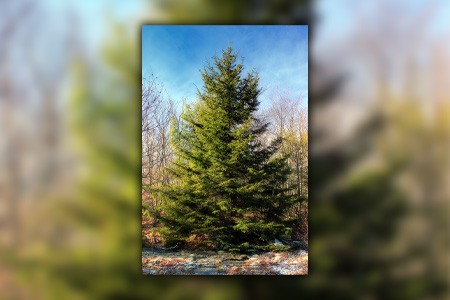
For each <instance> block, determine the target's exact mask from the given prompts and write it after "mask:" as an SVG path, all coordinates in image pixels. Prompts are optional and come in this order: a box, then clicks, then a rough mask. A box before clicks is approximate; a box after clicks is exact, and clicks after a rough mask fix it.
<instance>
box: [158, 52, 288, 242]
mask: <svg viewBox="0 0 450 300" xmlns="http://www.w3.org/2000/svg"><path fill="white" fill-rule="evenodd" d="M236 59H237V55H236V54H235V53H234V52H233V51H232V49H231V48H228V49H226V50H224V51H223V52H222V57H220V58H219V57H214V61H213V64H212V65H211V64H209V65H208V66H207V67H206V68H204V69H203V71H201V74H202V77H203V81H204V87H203V89H202V90H199V91H198V97H199V100H198V101H197V102H196V103H195V104H194V105H191V106H186V107H185V109H184V112H183V114H182V118H181V120H180V121H178V122H176V121H173V122H172V128H171V142H172V146H173V151H174V154H175V159H174V161H173V163H172V166H171V168H170V169H169V171H170V172H171V174H172V176H173V184H172V185H170V186H167V187H165V188H164V189H163V191H162V194H163V197H164V202H163V205H162V212H161V214H160V215H159V219H160V220H161V222H162V224H163V227H162V229H161V233H162V235H163V237H164V239H165V241H166V244H167V245H169V246H171V245H178V246H183V245H186V244H187V243H189V242H192V241H193V240H196V243H197V244H198V245H199V246H213V247H215V248H217V249H224V250H231V251H252V250H263V249H270V248H273V247H274V245H273V241H274V239H275V238H277V237H282V236H284V235H288V234H289V233H290V231H291V228H290V226H289V224H291V223H289V221H287V220H284V219H283V215H284V213H285V212H286V210H287V209H288V208H290V207H291V206H292V205H293V202H294V201H295V200H294V198H293V197H290V196H288V191H289V189H290V188H289V187H288V186H287V184H286V182H287V178H288V175H289V173H290V169H289V167H288V165H287V163H286V157H283V156H281V155H279V154H277V151H278V147H279V145H280V142H281V140H280V139H276V140H274V141H273V142H272V143H271V144H270V145H269V146H263V145H262V143H261V141H260V138H259V137H260V135H261V134H263V133H264V132H265V131H266V130H267V126H268V124H267V123H263V122H262V121H261V120H259V119H258V118H257V117H256V116H255V112H256V111H257V109H258V106H259V101H258V96H259V95H260V92H261V90H260V88H259V87H258V82H259V77H258V74H257V73H256V72H255V71H253V72H251V73H248V74H247V75H246V76H244V75H243V65H242V64H239V63H236Z"/></svg>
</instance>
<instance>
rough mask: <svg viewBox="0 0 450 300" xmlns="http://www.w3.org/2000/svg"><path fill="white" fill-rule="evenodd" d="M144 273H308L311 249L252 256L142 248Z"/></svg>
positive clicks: (220, 252) (219, 252)
mask: <svg viewBox="0 0 450 300" xmlns="http://www.w3.org/2000/svg"><path fill="white" fill-rule="evenodd" d="M142 273H143V274H145V275H306V274H308V252H307V251H304V250H296V251H289V252H265V253H258V254H253V255H244V254H232V253H227V252H222V251H218V252H215V251H202V252H199V251H162V250H154V249H143V251H142Z"/></svg>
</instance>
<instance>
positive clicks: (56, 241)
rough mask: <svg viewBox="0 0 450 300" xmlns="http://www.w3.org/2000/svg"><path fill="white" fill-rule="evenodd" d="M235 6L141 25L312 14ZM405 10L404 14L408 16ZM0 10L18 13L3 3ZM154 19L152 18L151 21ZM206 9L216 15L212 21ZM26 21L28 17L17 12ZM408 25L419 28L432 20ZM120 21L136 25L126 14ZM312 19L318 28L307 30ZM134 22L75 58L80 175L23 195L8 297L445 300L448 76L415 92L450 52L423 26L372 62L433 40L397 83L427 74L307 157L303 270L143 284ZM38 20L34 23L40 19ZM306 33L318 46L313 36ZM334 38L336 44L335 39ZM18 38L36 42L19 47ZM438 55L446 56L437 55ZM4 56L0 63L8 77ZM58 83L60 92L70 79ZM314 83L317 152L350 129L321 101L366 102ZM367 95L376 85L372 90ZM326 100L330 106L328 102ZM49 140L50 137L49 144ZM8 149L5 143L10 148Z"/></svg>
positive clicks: (2, 275)
mask: <svg viewBox="0 0 450 300" xmlns="http://www.w3.org/2000/svg"><path fill="white" fill-rule="evenodd" d="M11 3H12V2H11ZM16 3H18V2H16ZM208 3H209V2H208ZM234 3H235V1H233V2H229V4H227V5H230V8H229V9H225V8H222V10H221V11H216V10H212V9H211V6H209V4H206V1H187V2H183V3H181V4H180V6H179V7H184V8H185V10H184V11H186V12H189V15H187V13H186V16H185V17H182V16H180V14H185V13H184V11H181V10H180V8H179V7H178V6H177V5H175V1H169V2H167V4H165V3H163V2H156V3H154V2H152V6H151V9H156V10H155V11H156V14H157V15H156V16H155V15H153V16H151V13H153V14H154V11H151V12H147V10H145V9H144V10H142V11H140V12H139V13H140V14H141V16H144V17H142V19H141V20H142V21H143V22H147V23H152V22H166V23H167V22H176V23H179V22H196V23H197V22H199V23H202V22H208V21H211V20H214V21H211V22H214V23H217V22H219V21H221V22H230V23H239V22H244V21H251V22H259V21H261V22H263V21H264V20H267V21H274V22H296V21H298V20H299V19H298V18H297V17H295V16H301V15H302V14H303V13H304V11H301V9H300V8H301V5H298V4H297V3H296V2H293V1H290V2H286V3H288V4H286V6H284V5H281V4H280V3H282V2H280V1H278V2H276V3H279V4H274V5H275V6H277V5H278V6H277V7H279V10H277V9H275V10H274V11H270V12H269V11H267V8H268V7H270V5H269V3H271V2H270V1H268V2H264V3H267V4H258V3H259V2H257V1H256V2H254V3H255V6H254V7H252V6H245V7H247V8H248V9H249V10H248V9H247V10H246V9H241V7H240V5H244V4H238V5H239V9H237V8H236V7H235V6H233V5H234ZM240 3H241V2H240ZM242 3H243V2H242ZM402 3H403V2H402ZM436 3H440V4H442V3H443V2H438V1H432V4H436ZM2 5H3V3H2ZM80 5H84V4H80ZM325 5H327V4H325ZM342 5H343V4H342ZM402 5H405V6H408V5H407V4H402ZM355 7H356V5H355ZM256 8H258V9H256ZM261 11H262V12H261ZM370 11H371V12H373V15H374V16H375V18H376V19H377V23H375V26H374V28H377V29H378V28H382V27H383V26H384V27H387V28H388V29H389V32H394V31H393V30H391V28H393V26H392V25H393V24H394V23H395V20H400V19H401V18H399V16H403V15H402V13H400V12H399V10H391V11H388V12H389V13H390V14H388V12H386V14H384V13H383V12H382V11H381V13H380V12H375V11H374V10H370ZM400 11H402V12H403V14H405V11H406V10H405V9H402V10H400ZM441 11H443V10H441ZM1 12H2V13H5V14H6V13H11V12H10V11H9V10H6V9H5V10H2V11H1ZM147 13H148V14H149V15H150V17H148V16H147V17H146V14H147ZM211 13H212V14H213V16H210V14H211ZM264 15H265V16H267V17H266V19H264V18H260V17H258V16H264ZM202 16H204V18H203V17H202ZM239 16H241V18H239ZM2 20H6V18H3V19H2ZM27 20H29V19H23V21H27ZM447 20H450V18H447ZM46 21H48V22H50V24H53V25H54V27H55V28H56V27H59V26H56V24H57V23H55V21H54V20H53V21H52V20H51V19H46ZM365 21H366V20H365ZM413 21H414V23H415V24H420V26H421V28H424V27H423V26H424V24H425V21H424V20H421V19H413ZM51 22H53V23H51ZM126 22H129V24H131V23H133V22H132V21H130V20H128V21H126ZM447 22H448V21H447ZM38 23H39V22H38ZM21 24H25V23H23V22H21ZM33 24H36V23H33ZM33 24H31V25H33ZM95 24H96V25H92V26H99V25H98V24H99V23H95ZM338 24H339V23H338ZM446 24H447V23H446ZM31 25H30V26H31ZM316 25H317V24H312V26H311V29H314V28H315V26H316ZM372 25H373V24H372ZM381 25H383V26H381ZM447 25H448V24H447ZM133 26H134V27H133V28H132V29H126V28H127V26H124V27H121V26H117V27H116V25H112V24H108V26H107V27H108V30H109V31H110V33H111V36H110V37H109V38H108V39H107V40H106V43H104V44H103V43H101V44H102V45H103V49H104V50H103V52H102V55H101V56H100V57H94V58H92V57H84V56H75V55H73V54H71V55H72V56H71V57H70V59H71V62H72V64H71V65H72V68H71V75H72V79H73V81H72V82H71V84H70V90H71V100H70V108H67V110H66V111H65V112H66V113H67V120H68V121H69V122H70V125H69V129H68V130H67V132H66V134H67V138H68V139H69V140H70V142H71V149H70V150H67V151H68V152H69V151H70V152H71V153H72V151H73V152H74V154H73V156H74V157H75V161H76V163H74V164H72V165H69V166H67V169H66V171H67V173H69V174H70V175H71V176H69V179H68V180H72V181H71V185H70V186H69V187H68V188H67V189H66V194H67V195H66V196H64V197H54V196H53V195H52V196H48V195H45V196H42V195H40V196H38V197H36V199H34V201H30V202H23V203H24V205H26V206H27V210H26V211H27V212H28V213H27V215H26V219H27V222H26V223H24V224H23V225H22V227H18V228H16V229H15V230H16V231H14V232H16V233H21V232H22V231H23V230H25V229H26V230H29V232H30V234H29V235H25V234H24V239H22V240H21V243H19V245H20V247H19V248H17V247H16V248H8V247H2V249H1V252H0V254H1V255H2V260H1V264H0V279H1V280H0V289H1V294H2V295H1V296H2V297H4V298H16V299H20V298H22V299H26V298H33V299H39V298H44V299H46V298H48V299H53V298H55V299H71V298H73V299H84V298H94V299H95V298H107V299H108V298H129V299H133V298H134V299H141V298H146V299H147V298H150V299H152V298H154V299H178V298H183V299H185V298H187V299H189V298H192V299H194V298H203V299H244V298H245V299H264V298H273V297H285V298H288V297H289V298H294V297H295V298H299V297H301V298H332V299H349V298H357V299H360V298H366V299H375V298H382V299H399V298H400V299H401V298H403V299H423V298H427V299H446V298H448V293H449V282H448V278H449V263H448V249H449V236H448V231H447V229H448V228H449V224H448V200H449V188H448V181H449V178H450V177H449V171H448V170H449V159H448V155H449V153H450V151H449V144H448V141H449V140H450V139H449V137H450V132H449V127H450V124H449V120H450V109H449V98H448V92H447V91H448V84H447V85H443V87H444V88H443V89H444V90H443V92H442V91H441V93H439V94H437V91H439V89H437V88H436V89H432V91H433V93H427V95H429V96H423V95H422V94H420V93H419V92H415V90H413V89H412V88H411V87H415V88H417V86H421V85H422V84H423V83H424V82H426V83H430V85H431V86H432V87H434V86H435V83H437V82H444V81H443V79H445V78H447V79H448V76H447V75H448V71H449V67H448V58H447V57H448V51H445V50H446V49H448V48H442V49H444V51H442V50H436V49H435V48H433V47H432V45H431V44H430V43H429V42H428V39H427V38H428V35H427V34H426V33H425V34H424V36H419V35H418V34H419V33H420V32H418V31H417V30H413V31H411V32H413V34H412V35H411V33H410V35H409V36H407V35H406V37H408V38H410V39H411V40H413V41H414V45H412V46H410V47H408V49H406V50H405V49H404V48H401V49H400V50H399V49H395V48H394V49H393V48H389V49H388V50H387V51H385V52H384V55H385V56H384V57H382V59H381V61H383V62H386V61H387V63H386V64H385V65H381V64H376V65H377V67H380V66H381V67H380V68H381V69H382V70H383V71H387V69H389V68H387V67H390V66H392V64H393V63H389V62H392V61H395V60H393V59H392V58H397V59H398V58H402V57H405V56H406V52H407V51H409V50H411V49H413V48H415V47H419V46H423V47H425V51H426V52H429V53H431V54H432V55H431V56H432V57H433V58H435V59H436V65H437V67H436V68H435V69H432V68H430V69H419V70H420V72H418V73H415V74H412V72H410V69H406V68H402V67H400V69H401V70H402V71H404V72H403V73H402V74H406V75H400V77H401V76H404V77H408V76H411V75H421V76H423V78H424V79H423V80H422V81H420V80H419V81H418V82H414V83H413V84H411V83H410V84H409V85H407V87H408V90H403V93H400V94H399V93H396V94H395V95H390V94H387V93H378V94H377V96H376V97H375V100H374V102H373V103H375V104H373V105H366V104H364V105H362V109H363V110H364V111H368V112H370V114H368V115H366V116H365V117H363V122H362V123H363V124H362V125H361V126H359V127H358V128H357V129H355V128H353V130H350V134H349V135H348V136H349V138H348V139H347V140H345V142H342V143H340V144H337V145H335V146H334V147H330V148H328V149H326V150H321V151H317V150H316V149H315V148H313V149H312V151H310V163H309V168H310V169H309V176H310V182H309V208H310V211H309V216H310V229H311V230H310V238H309V246H310V252H309V261H310V266H309V275H308V276H307V277H302V278H295V277H292V278H287V277H283V278H274V277H270V278H267V279H266V278H260V277H247V278H245V280H244V279H242V278H239V279H236V278H226V279H222V280H220V281H217V280H214V279H196V278H183V279H180V278H170V279H169V278H162V277H158V278H148V277H147V278H146V277H143V276H141V275H140V274H141V270H140V264H139V260H140V258H141V253H140V249H141V238H140V236H139V233H140V232H141V230H140V220H139V216H140V213H141V211H140V183H139V182H140V165H139V161H140V160H139V155H140V154H139V150H140V149H139V142H140V138H139V126H140V125H139V116H140V112H139V107H140V103H139V97H140V95H139V92H138V91H139V76H140V70H139V66H138V63H139V62H138V58H139V54H138V53H139V51H138V47H139V43H138V39H137V38H133V37H137V36H138V31H139V26H137V25H136V24H134V23H133ZM359 27H361V28H363V27H364V28H368V27H365V26H359ZM405 27H408V26H405ZM4 28H6V29H5V30H4ZM11 28H12V29H17V28H19V27H18V25H15V26H14V25H11V26H9V25H8V26H4V27H2V28H1V34H3V33H6V36H12V35H13V33H14V30H11ZM20 28H23V27H20ZM31 28H33V29H35V27H33V26H31ZM352 28H353V29H361V28H354V27H352ZM447 28H448V26H447ZM311 31H314V30H311ZM312 33H313V34H312V35H313V37H312V41H313V43H314V39H315V38H316V33H315V32H312ZM352 34H353V35H354V34H355V32H353V33H352ZM317 35H319V33H317ZM367 37H368V35H367V34H365V33H363V34H362V38H367ZM447 37H448V34H447ZM360 38H361V37H360ZM329 39H332V37H330V38H329ZM446 40H447V41H448V39H446ZM339 42H340V41H339V39H338V41H336V40H333V41H330V43H339ZM394 42H395V39H394V40H393V41H391V42H389V43H386V42H383V41H379V40H376V39H375V40H374V42H373V43H371V44H370V45H371V47H367V48H365V51H363V53H364V54H365V55H366V58H365V60H366V61H370V62H372V59H374V58H376V56H377V55H378V54H379V52H380V51H381V50H380V49H379V48H377V47H376V45H391V46H392V45H393V43H394ZM82 43H84V41H78V44H82ZM343 43H344V44H345V45H346V48H345V49H346V50H347V52H346V53H348V54H349V56H350V57H351V59H354V56H353V55H352V54H353V53H352V52H351V51H348V50H349V48H350V50H351V49H356V48H357V46H361V40H357V41H356V42H355V41H353V42H349V41H345V40H343ZM447 44H448V43H447ZM13 45H16V44H13V42H11V41H9V40H8V42H4V43H2V44H1V45H0V47H1V50H2V51H0V53H3V50H5V49H7V48H11V49H16V48H14V47H16V46H14V47H13ZM19 46H21V48H27V49H32V47H28V46H29V45H28V44H24V43H22V44H20V45H19ZM333 46H334V44H333ZM49 48H50V47H49ZM327 49H328V51H329V49H333V50H334V51H329V52H332V54H334V53H336V52H337V47H328V48H327ZM12 52H14V51H12ZM441 52H442V53H447V55H445V56H442V55H441V56H440V55H439V53H441ZM408 53H409V52H408ZM312 54H313V59H312V61H311V62H312V63H311V67H310V69H311V70H312V71H313V72H312V74H311V75H313V76H312V77H313V78H316V77H319V78H320V77H325V75H324V73H323V72H322V71H320V70H325V71H327V72H331V71H333V69H334V67H335V66H334V64H333V63H337V62H339V61H340V60H337V59H335V60H334V61H333V63H332V64H324V65H318V63H317V62H316V60H317V59H318V58H317V55H318V54H317V53H316V51H315V50H314V51H312ZM45 57H46V60H45V62H46V64H43V66H44V68H45V66H50V67H54V66H55V64H57V63H56V62H55V61H52V57H51V55H47V56H45ZM319 58H320V56H319ZM4 61H5V60H2V61H1V63H2V64H0V67H1V68H2V72H3V71H4V69H3V68H4V64H3V63H4ZM11 61H14V62H16V61H17V60H11ZM19 61H20V60H19ZM373 61H375V62H378V61H377V60H373ZM425 64H426V62H425ZM385 69H386V70H385ZM327 72H325V73H327ZM331 73H332V72H331ZM373 73H375V71H373V70H371V69H366V70H365V72H364V75H366V76H368V77H370V76H369V75H373ZM19 74H21V75H19ZM439 74H440V75H439ZM12 75H14V76H15V77H13V76H12ZM22 75H23V74H22V73H21V72H18V71H16V72H12V73H10V74H8V76H7V77H5V76H2V77H1V87H0V95H1V97H2V100H3V99H10V98H8V97H9V96H8V93H6V91H8V90H10V89H11V86H12V85H11V81H12V80H13V78H15V79H14V80H16V81H17V82H16V83H17V84H19V83H22V82H23V81H21V80H22V79H23V77H21V76H22ZM376 75H378V74H376ZM438 76H440V77H438ZM5 78H6V79H5ZM379 78H382V79H385V80H386V82H385V84H384V85H378V89H383V88H385V86H386V85H388V84H391V83H392V82H393V81H395V80H394V79H392V78H388V77H386V76H384V75H383V76H379ZM430 78H431V79H430ZM334 79H335V80H332V82H335V83H336V82H338V83H339V84H337V85H336V86H343V85H345V84H346V80H340V79H336V78H334ZM427 80H431V82H429V81H427ZM319 81H320V82H322V80H316V79H314V80H312V82H311V83H312V84H313V85H315V84H316V83H318V82H319ZM58 84H59V85H61V87H62V85H63V83H58ZM317 85H318V88H317V89H316V88H315V87H313V88H312V89H311V90H312V91H311V93H310V95H311V96H310V112H311V114H310V116H311V127H310V141H311V143H310V147H313V146H314V144H319V142H321V141H323V140H325V141H330V140H332V139H333V137H335V136H336V135H337V131H338V129H340V127H344V126H343V123H339V122H335V123H334V124H332V125H333V126H332V128H331V129H328V132H327V131H321V130H320V131H318V130H317V129H318V127H320V126H319V125H322V124H323V123H326V121H327V120H326V119H327V115H325V111H326V106H327V105H329V104H330V103H331V104H336V103H337V104H339V105H338V107H339V109H338V110H337V111H336V113H335V114H334V116H342V118H343V119H344V120H346V119H349V118H350V117H351V114H352V113H351V112H352V110H351V109H353V108H354V107H356V106H357V104H358V103H359V102H358V100H360V99H359V98H358V96H357V94H350V96H347V97H348V99H350V100H351V101H353V102H351V101H350V102H342V101H340V100H339V98H338V97H337V96H338V94H339V89H338V88H334V87H332V86H331V87H330V85H328V84H323V82H322V83H321V84H317ZM380 86H381V88H380ZM441 88H442V87H441ZM350 90H352V89H351V88H350ZM354 90H355V89H353V91H354ZM363 92H365V93H368V91H367V90H366V91H363ZM36 93H39V91H36ZM319 95H320V97H319ZM325 95H326V97H327V101H324V99H323V98H325ZM322 97H323V98H322ZM22 100H23V98H22ZM62 101H65V99H62ZM38 103H40V102H38ZM430 107H431V109H430ZM2 108H3V107H2ZM22 108H23V107H22ZM3 109H5V108H3ZM430 111H431V113H429V112H430ZM4 112H6V113H5V115H8V114H10V115H11V114H12V111H11V110H5V111H4ZM18 114H19V115H21V116H22V118H20V120H21V121H22V122H23V123H27V124H28V125H29V126H37V125H36V124H40V123H39V122H38V121H37V119H34V117H30V116H28V115H27V114H25V110H23V111H21V112H20V113H18ZM60 114H62V113H60ZM2 116H3V115H2ZM328 119H330V118H328ZM4 120H5V119H2V120H1V121H4ZM341 125H342V126H341ZM15 126H16V125H15V123H14V124H12V123H11V124H10V123H6V125H4V126H3V125H2V128H5V131H7V133H11V134H14V133H16V129H17V127H15ZM55 126H58V124H55ZM37 127H39V126H37ZM2 133H4V132H3V131H2ZM2 141H3V140H2ZM45 143H47V142H46V141H45V140H43V141H42V142H41V144H45ZM33 145H34V144H33ZM0 146H2V147H3V144H0ZM20 147H22V148H25V147H26V146H24V145H22V146H20ZM33 147H34V146H31V148H32V149H31V150H35V148H33ZM22 148H21V149H22ZM2 149H3V148H2ZM2 158H3V156H2ZM3 161H4V160H2V162H3ZM1 167H2V170H1V171H2V173H0V174H3V167H4V165H3V164H2V165H1ZM6 171H7V173H6V174H11V173H8V172H12V170H9V169H6ZM71 178H74V179H71ZM37 180H38V179H36V181H37ZM36 184H37V185H39V184H41V183H36ZM2 198H3V195H2ZM2 209H3V206H2ZM11 213H12V212H11ZM5 226H6V227H9V226H12V224H9V223H7V224H6V225H4V226H3V227H2V230H3V228H4V227H5ZM21 230H22V231H21ZM2 234H3V231H2ZM2 237H3V236H2ZM25 238H26V239H25ZM2 246H3V244H2Z"/></svg>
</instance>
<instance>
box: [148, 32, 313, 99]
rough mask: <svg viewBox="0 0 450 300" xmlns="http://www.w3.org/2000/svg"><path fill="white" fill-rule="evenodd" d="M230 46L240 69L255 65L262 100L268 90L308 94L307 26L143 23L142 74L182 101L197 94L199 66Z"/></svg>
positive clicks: (200, 81)
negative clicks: (156, 78)
mask: <svg viewBox="0 0 450 300" xmlns="http://www.w3.org/2000/svg"><path fill="white" fill-rule="evenodd" d="M228 46H232V47H233V49H234V50H235V51H238V54H239V56H240V57H241V58H243V63H244V68H245V69H244V72H246V71H251V70H252V68H255V69H256V71H258V73H259V75H260V85H261V87H262V88H263V89H264V93H263V94H262V95H261V98H260V100H261V101H262V105H263V106H264V105H265V104H267V102H268V101H267V99H268V98H269V97H270V96H271V95H273V93H275V92H277V91H279V92H289V93H290V95H291V96H293V97H302V99H303V100H302V105H303V106H305V107H306V106H307V103H308V102H307V99H308V28H307V26H167V25H165V26H164V25H145V26H143V27H142V73H143V77H148V76H149V75H151V74H154V75H155V76H157V77H158V82H159V83H161V84H162V85H163V86H164V88H165V90H166V93H167V95H168V96H169V97H171V98H172V99H174V100H175V101H176V102H178V103H181V101H182V99H186V101H187V102H191V101H193V100H195V98H196V91H197V90H196V86H197V87H198V88H201V87H202V86H203V85H202V79H201V75H200V72H199V70H200V69H203V67H204V66H205V65H206V63H207V62H210V61H211V57H212V56H214V55H221V51H222V49H225V48H226V47H228Z"/></svg>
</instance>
